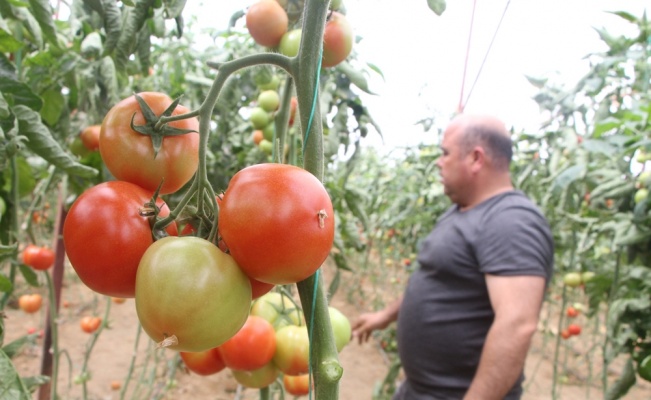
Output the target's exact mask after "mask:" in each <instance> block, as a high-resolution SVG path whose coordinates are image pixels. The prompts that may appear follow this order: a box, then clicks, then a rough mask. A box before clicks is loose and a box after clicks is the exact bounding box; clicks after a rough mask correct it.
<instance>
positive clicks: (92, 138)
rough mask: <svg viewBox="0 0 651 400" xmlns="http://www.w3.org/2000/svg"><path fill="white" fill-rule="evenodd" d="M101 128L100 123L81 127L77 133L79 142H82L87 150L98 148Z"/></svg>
mask: <svg viewBox="0 0 651 400" xmlns="http://www.w3.org/2000/svg"><path fill="white" fill-rule="evenodd" d="M101 128H102V126H101V125H91V126H88V127H86V128H85V129H83V130H82V131H81V133H80V134H79V138H80V139H81V143H83V144H84V147H86V148H87V149H88V150H90V151H97V150H99V132H100V130H101Z"/></svg>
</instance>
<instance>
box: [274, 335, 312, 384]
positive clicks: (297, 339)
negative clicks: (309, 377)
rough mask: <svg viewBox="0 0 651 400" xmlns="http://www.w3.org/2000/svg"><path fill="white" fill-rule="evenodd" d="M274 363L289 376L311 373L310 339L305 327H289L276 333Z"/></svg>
mask: <svg viewBox="0 0 651 400" xmlns="http://www.w3.org/2000/svg"><path fill="white" fill-rule="evenodd" d="M273 362H274V364H275V365H276V367H278V369H279V370H280V371H281V372H282V373H284V374H287V375H300V374H305V373H308V372H309V370H310V364H309V363H310V339H309V336H308V332H307V327H306V326H305V325H302V326H297V325H288V326H285V327H282V328H280V329H278V330H277V331H276V353H275V354H274V357H273Z"/></svg>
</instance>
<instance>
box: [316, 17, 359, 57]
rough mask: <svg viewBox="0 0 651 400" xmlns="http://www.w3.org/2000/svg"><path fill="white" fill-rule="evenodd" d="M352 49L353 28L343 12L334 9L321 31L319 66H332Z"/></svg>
mask: <svg viewBox="0 0 651 400" xmlns="http://www.w3.org/2000/svg"><path fill="white" fill-rule="evenodd" d="M352 49H353V29H352V28H351V26H350V24H349V23H348V20H347V19H346V17H345V16H344V15H343V14H341V13H338V12H336V11H334V12H333V13H332V14H331V15H330V19H329V20H328V22H327V23H326V26H325V31H324V32H323V60H322V61H321V66H322V67H324V68H328V67H334V66H335V65H337V64H339V63H341V62H342V61H344V60H345V59H346V57H348V55H349V54H350V52H351V51H352Z"/></svg>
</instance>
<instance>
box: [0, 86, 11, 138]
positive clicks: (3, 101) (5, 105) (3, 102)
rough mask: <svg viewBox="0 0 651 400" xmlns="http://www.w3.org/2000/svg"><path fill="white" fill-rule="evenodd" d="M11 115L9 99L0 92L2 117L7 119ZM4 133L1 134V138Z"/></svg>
mask: <svg viewBox="0 0 651 400" xmlns="http://www.w3.org/2000/svg"><path fill="white" fill-rule="evenodd" d="M10 115H11V112H10V111H9V104H8V103H7V100H6V99H5V97H4V96H3V95H2V93H0V119H5V118H8V117H9V116H10ZM3 136H4V135H2V134H0V139H2V138H3Z"/></svg>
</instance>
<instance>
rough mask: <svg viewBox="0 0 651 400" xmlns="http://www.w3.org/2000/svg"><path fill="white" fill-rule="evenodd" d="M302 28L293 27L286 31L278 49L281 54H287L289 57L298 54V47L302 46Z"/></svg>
mask: <svg viewBox="0 0 651 400" xmlns="http://www.w3.org/2000/svg"><path fill="white" fill-rule="evenodd" d="M302 32H303V31H302V30H301V29H293V30H291V31H289V32H287V33H285V34H284V35H283V37H282V39H280V45H279V46H278V51H280V54H283V55H286V56H287V57H296V55H297V54H298V49H299V48H300V46H301V35H302Z"/></svg>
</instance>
